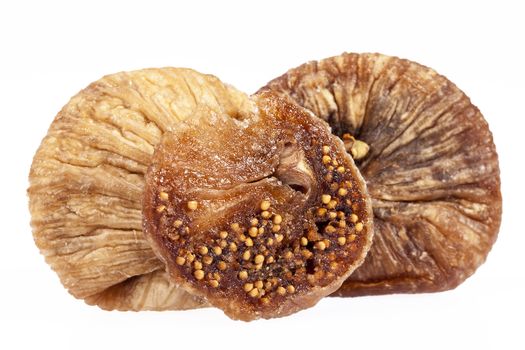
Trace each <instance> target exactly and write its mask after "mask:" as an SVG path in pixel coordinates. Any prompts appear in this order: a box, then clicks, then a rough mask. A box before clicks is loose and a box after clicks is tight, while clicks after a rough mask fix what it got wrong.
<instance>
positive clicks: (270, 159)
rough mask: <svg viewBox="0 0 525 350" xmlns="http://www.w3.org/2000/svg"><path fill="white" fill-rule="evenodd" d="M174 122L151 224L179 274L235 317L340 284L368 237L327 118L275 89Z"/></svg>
mask: <svg viewBox="0 0 525 350" xmlns="http://www.w3.org/2000/svg"><path fill="white" fill-rule="evenodd" d="M252 101H253V104H252V106H251V107H250V108H249V109H248V111H249V112H245V113H243V114H244V115H247V114H248V113H251V115H250V116H249V117H247V118H245V119H243V120H236V119H234V118H231V117H230V116H228V115H227V114H225V113H217V112H215V111H208V110H203V111H202V112H201V114H200V116H201V117H200V118H199V117H198V116H195V118H192V119H190V120H188V121H187V122H185V123H180V124H177V125H175V126H173V131H172V132H170V133H167V134H165V135H164V137H163V139H162V141H161V143H160V144H159V145H158V146H157V148H156V151H155V154H154V156H153V160H152V162H151V165H150V168H149V170H148V172H147V174H146V187H145V191H144V202H143V213H144V233H145V235H146V237H147V238H148V239H149V241H150V242H151V245H152V247H153V249H154V251H155V252H156V253H157V255H158V256H159V257H160V259H161V260H163V261H164V262H165V263H166V265H167V267H168V271H169V273H170V276H171V277H172V279H173V280H174V281H175V283H177V284H178V285H180V286H181V287H183V288H184V289H186V290H187V291H189V292H191V293H192V294H195V295H197V296H201V297H205V298H206V300H208V302H209V303H210V304H212V305H214V306H217V307H219V308H221V309H223V310H224V312H225V313H226V314H227V315H228V316H230V317H232V318H235V319H241V320H252V319H257V318H261V317H262V318H271V317H280V316H285V315H288V314H291V313H293V312H296V311H299V310H301V309H304V308H308V307H311V306H313V305H314V304H316V303H317V301H319V299H321V298H322V297H323V296H326V295H328V294H330V293H332V292H334V291H335V290H337V289H338V288H339V287H340V286H341V283H342V282H343V281H344V280H345V279H346V278H347V277H348V276H349V275H350V274H351V273H352V271H353V270H354V269H355V268H356V267H357V266H359V265H360V264H361V262H362V261H363V260H364V257H365V255H366V253H367V251H368V248H369V246H370V244H371V231H372V230H371V220H372V218H371V215H372V212H371V207H370V201H369V199H368V197H367V194H366V188H365V184H364V182H363V180H362V178H361V176H360V175H359V173H358V171H357V168H356V167H355V165H354V162H353V160H352V158H351V157H350V156H349V155H348V153H346V151H345V149H344V145H343V143H342V142H341V140H339V139H338V138H337V137H335V136H333V135H332V134H331V133H330V130H329V128H328V125H327V124H326V123H325V122H323V121H321V120H320V119H318V118H315V117H314V116H313V115H311V114H310V113H309V112H307V111H306V110H305V109H303V108H301V107H299V106H297V105H296V104H295V103H290V102H286V101H285V100H283V99H281V98H277V97H275V96H274V95H272V94H268V93H267V94H263V95H258V96H254V97H253V98H252Z"/></svg>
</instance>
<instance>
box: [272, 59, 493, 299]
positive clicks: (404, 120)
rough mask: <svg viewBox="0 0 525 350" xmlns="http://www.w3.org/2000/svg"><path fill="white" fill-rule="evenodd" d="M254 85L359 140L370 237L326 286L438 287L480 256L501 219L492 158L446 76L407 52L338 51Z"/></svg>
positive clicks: (482, 124) (470, 108) (487, 141)
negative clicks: (361, 255) (337, 280)
mask: <svg viewBox="0 0 525 350" xmlns="http://www.w3.org/2000/svg"><path fill="white" fill-rule="evenodd" d="M262 90H273V91H277V92H280V93H281V94H284V95H287V96H289V97H290V98H292V99H293V100H295V101H296V102H297V103H298V104H300V105H301V106H304V107H306V108H308V109H309V110H311V111H312V112H313V113H315V115H317V116H318V117H320V118H321V119H323V120H326V121H327V122H328V123H329V124H330V126H331V127H332V131H333V133H334V134H336V135H338V136H340V137H343V135H344V134H346V133H349V134H351V135H353V136H355V138H356V139H359V140H361V141H364V142H365V143H366V144H367V145H368V146H369V150H366V151H367V152H364V150H363V152H364V154H366V153H367V155H366V156H364V157H362V159H361V160H360V161H357V165H358V167H359V169H360V170H361V173H362V175H363V177H364V178H365V180H366V181H367V185H368V190H369V193H370V195H371V197H372V205H373V208H374V224H375V225H374V226H375V237H374V243H373V245H372V248H371V249H370V252H369V254H368V256H367V258H366V260H365V262H364V263H363V265H362V266H361V267H360V268H359V269H357V270H356V271H355V272H354V273H353V274H352V275H351V276H350V278H349V279H348V280H347V281H346V282H345V283H344V285H343V287H342V288H341V289H340V290H339V291H337V292H336V293H335V294H336V295H342V296H347V295H366V294H385V293H395V292H398V293H399V292H406V293H413V292H434V291H442V290H447V289H450V288H454V287H455V286H457V285H458V284H459V283H461V282H462V281H464V280H465V279H466V278H467V277H469V276H470V275H471V274H472V273H474V271H475V270H476V268H477V267H478V266H479V265H480V264H482V263H483V262H484V261H485V259H486V256H487V254H488V252H489V250H490V248H491V246H492V244H493V243H494V241H495V240H496V236H497V233H498V230H499V225H500V221H501V193H500V177H499V167H498V158H497V154H496V149H495V146H494V143H493V141H492V135H491V133H490V131H489V128H488V125H487V122H486V121H485V120H484V118H483V116H482V115H481V113H480V112H479V110H478V109H477V108H476V107H475V106H474V105H472V103H471V102H470V100H469V98H468V97H467V96H465V94H464V93H463V92H462V91H461V90H459V89H458V88H457V87H456V86H455V85H454V84H453V83H451V82H450V81H449V80H447V79H446V78H445V77H443V76H441V75H439V74H437V73H436V72H435V71H433V70H432V69H429V68H427V67H424V66H422V65H419V64H417V63H414V62H411V61H407V60H403V59H399V58H395V57H388V56H384V55H380V54H361V55H360V54H343V55H341V56H337V57H332V58H328V59H325V60H322V61H319V62H310V63H307V64H304V65H302V66H300V67H298V68H295V69H291V70H290V71H288V72H287V73H286V74H284V75H283V76H281V77H279V78H277V79H275V80H273V81H271V82H270V83H269V84H268V85H267V86H266V87H265V88H263V89H262Z"/></svg>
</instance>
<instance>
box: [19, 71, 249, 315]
mask: <svg viewBox="0 0 525 350" xmlns="http://www.w3.org/2000/svg"><path fill="white" fill-rule="evenodd" d="M247 100H248V97H247V96H246V95H245V94H243V93H241V92H239V91H237V90H236V89H234V88H232V87H230V86H228V85H225V84H223V83H222V82H221V81H219V80H218V79H217V78H216V77H213V76H211V75H204V74H200V73H198V72H195V71H193V70H190V69H182V68H161V69H144V70H139V71H133V72H121V73H117V74H112V75H108V76H105V77H103V78H102V79H100V80H98V81H96V82H94V83H92V84H90V85H89V86H88V87H87V88H86V89H84V90H82V91H80V92H79V93H78V94H77V95H76V96H74V97H73V98H72V99H71V100H70V101H69V103H68V104H67V105H66V106H64V107H63V109H62V110H61V111H60V112H59V113H58V115H57V116H56V118H55V120H54V121H53V123H52V124H51V126H50V128H49V131H48V133H47V136H46V137H45V138H44V139H43V141H42V143H41V145H40V147H39V149H38V150H37V152H36V154H35V156H34V159H33V163H32V165H31V170H30V174H29V183H30V185H29V189H28V195H29V209H30V212H31V226H32V229H33V237H34V240H35V243H36V245H37V246H38V248H39V250H40V252H41V253H42V254H43V255H44V257H45V259H46V262H47V263H48V264H49V265H50V266H51V268H52V269H53V270H54V271H55V272H56V273H57V274H58V276H59V278H60V281H61V282H62V284H63V285H64V287H65V288H67V289H68V291H69V292H70V293H71V294H72V295H73V296H75V297H76V298H80V299H85V300H86V302H87V303H89V304H95V305H98V306H100V307H102V308H104V309H108V310H111V309H117V310H134V311H138V310H166V309H170V310H171V309H187V308H193V307H201V306H203V305H204V301H203V300H201V299H200V298H197V297H194V296H191V295H189V294H187V293H185V292H184V291H181V290H177V289H176V286H174V284H173V283H172V282H170V281H169V280H168V279H167V276H166V275H165V273H164V272H163V270H164V268H165V267H164V265H163V264H162V263H161V262H160V261H159V260H158V259H157V258H156V257H155V254H154V253H153V251H152V250H151V248H150V246H149V244H148V243H147V241H146V240H145V238H144V237H143V235H142V232H141V231H142V203H141V201H142V193H143V187H144V174H145V172H146V170H147V167H148V166H149V163H150V161H151V157H152V155H153V150H154V147H155V145H156V144H157V143H158V142H159V141H160V139H161V137H162V134H163V133H165V132H167V131H168V130H170V129H171V128H172V126H173V125H174V124H178V123H180V122H181V121H182V120H185V119H188V118H191V117H192V116H193V115H194V114H195V112H196V110H198V109H199V108H202V107H206V108H208V109H210V110H213V111H216V112H217V113H223V112H224V113H229V114H231V115H235V114H236V113H238V112H239V111H241V110H242V109H243V108H242V104H243V103H245V102H246V101H247ZM237 117H239V118H242V116H240V115H237Z"/></svg>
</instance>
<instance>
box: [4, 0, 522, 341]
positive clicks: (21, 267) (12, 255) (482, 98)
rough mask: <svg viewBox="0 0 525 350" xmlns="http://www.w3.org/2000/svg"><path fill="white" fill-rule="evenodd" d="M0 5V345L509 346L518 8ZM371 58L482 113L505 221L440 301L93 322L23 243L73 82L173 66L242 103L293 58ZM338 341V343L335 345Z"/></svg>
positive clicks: (517, 289)
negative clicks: (496, 160) (406, 66)
mask: <svg viewBox="0 0 525 350" xmlns="http://www.w3.org/2000/svg"><path fill="white" fill-rule="evenodd" d="M189 3H190V1H187V2H184V3H180V4H179V3H177V2H175V1H166V2H156V1H148V2H145V3H142V4H139V3H135V2H129V1H122V2H120V3H117V2H114V3H109V1H107V2H98V1H86V2H83V3H75V2H73V1H68V2H63V3H58V2H54V1H34V2H27V1H11V2H9V1H2V2H1V4H0V113H1V116H0V118H1V119H0V120H1V122H2V124H1V127H0V133H1V135H0V146H1V147H0V150H1V152H2V153H1V158H0V160H1V166H2V171H1V172H0V176H1V181H0V186H1V191H0V194H1V199H0V205H1V208H0V213H1V221H0V222H1V224H2V230H1V232H2V236H1V239H0V242H1V246H0V277H1V279H0V281H1V282H0V349H20V348H23V347H24V348H27V346H29V348H30V349H33V348H34V349H51V348H52V349H66V348H68V349H72V348H75V349H97V348H111V347H113V348H119V349H120V348H124V349H134V348H148V349H155V348H170V349H176V348H179V349H192V348H204V347H207V348H219V349H220V348H223V347H228V348H242V349H269V348H278V349H290V348H293V349H302V348H320V349H341V348H343V347H344V348H351V349H352V348H365V347H366V348H367V349H375V348H378V349H379V348H380V349H485V348H486V349H490V348H493V349H496V348H499V349H503V348H505V349H524V348H525V342H524V339H523V332H524V328H525V327H524V324H525V322H524V321H523V315H524V314H525V303H524V298H525V286H524V282H523V280H524V273H523V271H524V270H523V267H524V266H525V263H524V260H523V259H524V258H523V257H524V256H525V255H524V250H525V239H524V237H525V232H524V229H523V226H524V225H523V222H524V218H525V214H524V213H521V211H522V210H523V207H524V205H523V199H524V198H525V193H524V189H523V187H524V186H523V183H524V182H525V175H524V173H523V171H524V169H523V167H522V163H523V160H524V156H523V151H525V147H524V141H523V140H524V138H525V136H524V129H525V128H524V127H525V122H524V120H525V112H524V108H523V102H524V101H525V84H524V79H525V74H524V71H525V68H524V65H525V39H524V37H525V25H524V22H525V20H524V14H525V11H524V10H523V9H521V8H520V7H519V6H518V4H519V1H516V2H515V3H510V2H505V1H497V2H492V3H484V2H480V1H473V2H471V3H470V4H467V3H466V2H463V3H459V1H458V2H457V3H456V2H453V3H450V4H447V3H446V2H444V1H438V2H435V3H430V2H423V1H419V2H417V3H416V2H415V3H413V4H410V3H405V2H399V1H388V2H384V3H383V2H381V3H380V2H369V1H364V0H362V1H359V2H355V3H351V2H349V1H344V2H343V1H342V2H340V3H336V2H329V1H326V0H320V1H315V2H309V3H307V2H305V1H303V2H300V3H299V2H298V3H297V4H284V2H273V1H258V2H248V1H243V2H239V3H238V4H234V3H229V2H226V1H213V2H212V1H210V2H206V3H205V2H202V3H201V2H194V3H193V2H192V4H191V5H190V4H189ZM343 51H354V52H370V51H372V52H381V53H385V54H390V55H396V56H400V57H404V58H409V59H411V60H414V61H417V62H420V63H423V64H425V65H428V66H430V67H433V68H434V69H436V70H437V71H438V72H440V73H442V74H444V75H445V76H447V77H448V78H449V79H450V80H452V81H453V82H455V83H456V84H457V85H458V86H459V87H460V88H461V89H463V90H464V91H465V92H466V93H467V94H468V95H469V96H470V97H471V99H472V101H473V102H474V104H476V105H477V106H478V107H479V108H480V109H481V111H482V113H483V114H484V115H485V117H486V119H487V120H488V122H489V124H490V127H491V130H492V131H493V133H494V138H495V142H496V146H497V149H498V152H499V155H500V167H501V180H502V191H503V196H504V214H503V223H502V226H501V231H500V236H499V239H498V241H497V242H496V244H495V246H494V248H493V250H492V252H491V253H490V255H489V257H488V260H487V262H486V263H485V264H484V265H483V266H482V267H481V268H480V269H479V270H478V271H477V273H476V274H475V275H474V276H473V277H472V278H470V279H469V280H467V281H466V282H465V283H464V284H462V285H461V286H460V287H459V288H457V289H456V290H454V291H450V292H446V293H440V294H427V295H394V296H383V297H362V298H354V299H335V298H328V299H324V300H322V301H321V302H320V303H319V304H318V305H317V306H316V307H314V308H312V309H309V310H306V311H303V312H300V313H298V314H295V315H293V316H291V317H287V318H284V319H277V320H270V321H257V322H252V323H249V324H246V323H242V322H234V321H231V320H229V319H228V318H226V317H225V316H224V315H223V314H222V312H220V311H217V310H213V309H207V310H198V311H189V312H162V313H154V312H142V313H119V312H104V311H101V310H99V309H97V308H95V307H90V306H87V305H85V304H84V303H83V302H82V301H78V300H75V299H74V298H73V297H71V296H70V295H69V294H68V293H67V292H66V291H65V290H64V289H63V288H62V286H61V285H60V283H59V281H58V278H57V277H56V275H55V274H54V273H53V272H52V271H51V269H50V268H49V267H48V266H47V265H46V263H45V262H44V259H43V258H42V257H41V256H40V254H39V252H38V250H37V248H36V247H35V245H34V243H33V240H32V236H31V231H30V227H29V219H30V218H29V214H28V209H27V197H26V193H25V190H26V188H27V185H28V182H27V175H28V172H29V167H30V164H31V158H32V155H33V153H34V152H35V150H36V149H37V147H38V145H39V143H40V140H41V139H42V137H43V136H44V135H45V133H46V130H47V128H48V126H49V124H50V123H51V121H52V119H53V117H54V116H55V114H56V113H57V112H58V111H59V110H60V108H61V107H62V106H63V105H64V104H65V103H66V102H67V101H68V99H69V98H70V97H71V96H72V95H74V94H75V93H77V92H78V91H79V90H80V89H81V88H83V87H84V86H86V85H87V84H88V83H90V82H91V81H94V80H96V79H98V78H100V77H101V76H102V75H105V74H108V73H113V72H117V71H121V70H131V69H139V68H145V67H159V66H185V67H191V68H194V69H197V70H199V71H202V72H205V73H212V74H215V75H217V76H219V77H220V78H221V79H222V80H223V81H225V82H228V83H231V84H233V85H235V86H236V87H237V88H239V89H241V90H244V91H246V92H248V93H251V92H254V91H255V90H256V89H257V88H258V87H260V86H262V85H263V84H264V83H266V82H267V81H268V80H270V79H271V78H273V77H275V76H277V75H280V74H281V73H283V72H285V71H286V70H287V69H288V68H291V67H294V66H296V65H299V64H301V63H303V62H305V61H307V60H312V59H320V58H324V57H328V56H332V55H337V54H340V53H341V52H343ZM337 346H339V347H337Z"/></svg>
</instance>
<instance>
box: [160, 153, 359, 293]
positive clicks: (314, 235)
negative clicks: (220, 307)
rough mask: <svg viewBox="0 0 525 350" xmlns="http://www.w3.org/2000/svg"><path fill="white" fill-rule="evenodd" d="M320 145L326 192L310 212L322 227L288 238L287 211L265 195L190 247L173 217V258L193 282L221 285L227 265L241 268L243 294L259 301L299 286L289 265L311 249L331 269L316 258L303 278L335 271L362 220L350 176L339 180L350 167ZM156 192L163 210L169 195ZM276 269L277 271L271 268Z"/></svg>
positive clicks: (191, 205) (183, 225) (180, 221)
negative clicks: (176, 243) (250, 210)
mask: <svg viewBox="0 0 525 350" xmlns="http://www.w3.org/2000/svg"><path fill="white" fill-rule="evenodd" d="M321 150H322V164H323V166H324V167H325V168H326V174H325V175H324V179H325V180H326V182H327V183H328V185H329V186H328V189H327V191H326V193H323V194H322V195H321V196H320V201H319V205H318V206H317V207H316V208H315V209H314V216H315V221H316V222H325V223H327V224H326V225H323V226H319V227H322V232H318V230H315V229H310V230H307V231H306V232H305V233H304V234H303V235H302V236H300V237H298V238H297V239H296V241H293V242H292V241H290V236H289V235H288V234H289V232H288V230H289V228H287V222H286V215H284V214H283V213H279V212H278V211H277V210H276V208H274V207H272V203H271V201H270V200H268V199H265V200H262V201H261V202H260V203H259V204H258V208H257V210H256V211H255V214H254V215H253V217H250V218H247V219H246V221H244V222H233V223H231V224H230V225H229V226H228V227H223V228H222V229H221V230H220V231H217V232H215V233H214V234H212V235H211V236H210V237H209V239H207V240H206V242H200V244H199V245H198V246H195V247H191V242H188V241H187V239H186V237H187V235H188V233H189V227H188V226H187V225H188V224H187V218H185V217H179V218H175V220H174V221H173V224H172V225H173V229H174V232H176V234H174V235H170V238H172V239H174V240H181V239H182V240H181V247H184V248H180V249H179V251H178V254H177V256H176V257H175V263H176V264H177V265H178V266H180V267H181V268H183V269H184V270H185V271H187V273H188V275H189V276H193V278H194V280H195V282H198V283H203V285H205V286H207V287H209V288H212V289H216V288H221V280H223V282H224V278H226V276H228V277H227V278H232V277H231V275H230V274H228V269H229V268H230V269H233V268H235V269H238V268H239V270H240V271H239V270H237V271H239V272H238V273H236V275H235V276H234V277H233V278H235V279H236V280H237V283H238V285H239V286H242V291H243V292H244V293H246V296H247V297H249V298H254V299H258V300H260V302H261V303H268V302H269V301H270V300H271V299H272V298H274V297H277V296H285V295H287V294H294V293H296V291H297V290H296V288H299V290H301V286H300V285H297V284H296V285H294V283H293V282H290V280H291V279H292V278H293V276H294V274H295V268H293V267H294V266H296V267H298V268H302V269H303V270H305V262H306V261H308V260H310V259H317V257H315V256H314V254H317V253H320V254H322V256H326V257H327V261H328V265H327V266H330V269H332V272H330V271H323V269H320V268H318V266H317V263H316V265H315V266H314V268H313V272H312V271H309V272H308V274H307V276H306V277H307V280H308V281H309V282H310V283H312V284H314V283H315V281H316V279H317V278H319V276H322V275H323V274H325V275H326V276H332V277H333V276H334V271H333V270H335V269H337V268H338V266H339V264H338V263H337V255H336V252H337V250H338V248H337V247H344V246H346V245H348V244H350V243H352V242H355V241H356V239H357V237H358V235H359V233H360V232H362V231H363V229H364V224H363V222H362V221H361V219H360V218H359V216H358V215H357V214H356V213H355V212H356V206H355V203H352V194H355V191H354V189H353V184H352V182H351V181H343V180H341V179H344V177H345V176H344V175H345V174H346V173H348V172H350V170H349V169H346V168H345V167H344V165H343V164H339V162H338V161H337V159H336V156H335V153H334V154H332V152H331V148H330V146H327V145H324V146H322V149H321ZM158 198H159V199H160V201H161V204H160V205H159V206H157V208H156V211H157V212H158V213H163V212H165V211H166V210H167V209H168V208H167V205H169V203H168V202H169V199H170V195H169V194H168V193H167V192H163V191H161V192H159V193H158ZM183 205H185V206H186V211H195V210H198V209H199V203H198V202H197V201H196V200H190V201H187V202H185V204H183ZM349 208H351V210H350V209H349ZM349 212H350V213H349ZM241 221H242V220H241ZM285 238H286V241H285ZM283 242H284V243H286V245H283ZM334 248H335V249H334ZM275 251H279V252H280V253H279V256H277V255H275V256H274V254H275ZM339 251H341V250H339ZM272 252H273V253H272ZM310 261H311V260H310ZM315 261H317V260H315ZM290 266H291V267H290ZM274 270H275V271H277V272H275V273H272V271H274ZM230 271H231V270H230ZM263 276H264V277H263ZM222 287H223V288H224V289H227V288H231V281H230V280H228V283H226V284H224V285H223V286H222Z"/></svg>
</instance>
